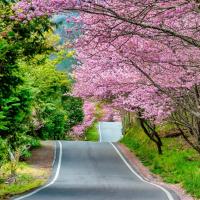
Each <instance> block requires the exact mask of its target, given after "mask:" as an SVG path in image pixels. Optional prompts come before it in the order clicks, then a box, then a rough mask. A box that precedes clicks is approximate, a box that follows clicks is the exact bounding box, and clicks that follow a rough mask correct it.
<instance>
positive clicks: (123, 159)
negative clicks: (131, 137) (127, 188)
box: [110, 143, 174, 200]
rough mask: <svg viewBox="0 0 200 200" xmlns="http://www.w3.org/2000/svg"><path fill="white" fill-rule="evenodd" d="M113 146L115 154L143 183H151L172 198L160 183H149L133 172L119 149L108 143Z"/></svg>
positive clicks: (171, 199)
mask: <svg viewBox="0 0 200 200" xmlns="http://www.w3.org/2000/svg"><path fill="white" fill-rule="evenodd" d="M110 144H111V145H112V146H113V148H114V149H115V151H116V152H117V154H118V155H119V157H120V158H121V159H122V161H123V162H124V163H125V164H126V166H127V167H128V168H129V170H130V171H131V172H132V173H133V174H134V175H136V176H137V177H138V178H139V179H140V180H141V181H143V182H145V183H148V184H151V185H153V186H155V187H157V188H159V189H161V190H162V191H163V192H164V193H165V194H166V195H167V197H168V199H169V200H174V198H173V196H172V195H171V194H170V192H169V191H168V190H166V189H165V188H164V187H162V186H160V185H157V184H155V183H151V182H149V181H146V180H145V179H143V178H142V177H141V176H140V175H139V174H138V173H137V172H135V171H134V170H133V168H132V167H131V165H130V164H129V163H128V162H127V161H126V159H125V158H124V156H123V155H122V154H121V153H120V151H119V150H118V149H117V147H116V146H115V145H114V144H113V143H110Z"/></svg>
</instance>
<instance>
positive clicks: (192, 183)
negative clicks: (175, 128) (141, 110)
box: [121, 123, 200, 198]
mask: <svg viewBox="0 0 200 200" xmlns="http://www.w3.org/2000/svg"><path fill="white" fill-rule="evenodd" d="M166 129H167V130H166ZM168 129H169V126H163V127H159V129H158V130H159V131H160V132H166V131H169V130H168ZM121 142H122V143H123V144H125V145H126V146H127V147H128V148H129V149H130V150H131V151H134V153H135V154H136V155H137V156H138V157H139V158H140V160H141V161H142V162H143V164H144V165H145V166H148V167H149V168H150V170H151V171H152V172H153V173H155V174H158V175H160V176H161V177H162V178H163V180H164V181H165V182H167V183H173V184H181V185H182V186H183V188H184V189H185V190H186V191H187V192H188V193H190V194H191V195H192V196H194V197H195V198H200V156H199V154H198V153H197V152H196V151H194V150H193V149H191V148H189V147H188V146H187V145H186V144H185V143H184V141H183V140H182V139H181V138H180V137H177V138H163V144H164V146H163V155H158V153H157V149H156V147H155V145H154V144H153V143H152V142H151V141H150V140H149V139H148V138H147V137H146V135H145V134H144V132H143V130H142V129H141V128H140V126H139V124H137V123H135V125H134V126H133V127H132V128H130V129H129V130H128V131H127V134H126V135H125V136H124V138H123V139H122V140H121Z"/></svg>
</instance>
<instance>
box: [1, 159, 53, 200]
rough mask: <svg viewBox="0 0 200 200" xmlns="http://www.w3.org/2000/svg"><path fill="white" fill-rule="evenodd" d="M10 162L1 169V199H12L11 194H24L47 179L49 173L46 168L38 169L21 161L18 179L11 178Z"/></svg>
mask: <svg viewBox="0 0 200 200" xmlns="http://www.w3.org/2000/svg"><path fill="white" fill-rule="evenodd" d="M9 169H10V166H9V164H6V165H4V166H3V167H2V169H1V178H0V199H2V200H6V199H10V197H11V196H13V195H17V194H22V193H24V192H26V191H28V190H31V189H34V188H37V187H40V186H41V185H43V184H44V183H45V182H46V181H47V177H48V176H49V174H48V173H47V170H46V169H38V168H37V169H36V168H34V167H33V166H30V165H27V164H26V163H23V162H20V163H19V164H18V166H17V169H16V172H17V174H18V176H17V178H16V181H15V182H13V181H12V180H10V179H9V175H10V174H9Z"/></svg>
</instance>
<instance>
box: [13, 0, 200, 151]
mask: <svg viewBox="0 0 200 200" xmlns="http://www.w3.org/2000/svg"><path fill="white" fill-rule="evenodd" d="M14 9H15V11H16V14H17V16H18V20H22V21H26V20H31V19H32V18H34V17H41V16H44V15H51V14H52V13H57V12H64V11H67V10H79V11H80V17H79V19H73V20H74V21H79V23H81V24H82V28H83V34H82V36H81V37H80V38H79V40H78V42H77V44H76V49H77V57H78V59H79V60H80V64H81V65H80V66H79V67H78V68H77V70H76V72H75V76H76V79H77V83H76V84H75V88H74V93H75V94H76V95H77V96H80V97H82V98H85V99H87V98H91V99H97V100H106V101H107V102H109V103H110V104H111V105H112V106H114V107H118V108H120V109H124V110H128V111H131V112H133V111H136V112H139V113H140V119H148V120H150V121H151V122H152V123H161V122H163V121H165V120H170V121H172V122H173V123H175V124H176V125H177V127H178V129H179V130H180V132H181V133H182V136H183V137H184V138H185V139H186V141H187V142H188V143H189V144H190V145H191V146H193V148H195V149H196V150H197V151H199V152H200V86H199V85H200V68H199V63H200V60H199V59H200V49H199V48H200V29H199V26H200V20H199V19H200V15H199V5H198V3H197V2H196V1H188V0H167V1H163V0H162V1H161V0H158V1H155V0H140V1H139V0H126V1H124V0H105V1H94V0H91V1H84V0H82V1H75V0H49V1H42V0H32V1H31V3H30V2H29V1H28V0H22V1H20V2H19V3H18V4H17V5H16V6H15V8H14Z"/></svg>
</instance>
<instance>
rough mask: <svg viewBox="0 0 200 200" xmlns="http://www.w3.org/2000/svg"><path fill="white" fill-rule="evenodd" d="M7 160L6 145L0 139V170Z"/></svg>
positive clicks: (4, 141)
mask: <svg viewBox="0 0 200 200" xmlns="http://www.w3.org/2000/svg"><path fill="white" fill-rule="evenodd" d="M7 160H8V144H7V141H6V140H3V139H2V138H1V137H0V168H1V166H2V165H3V164H5V163H6V161H7Z"/></svg>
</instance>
